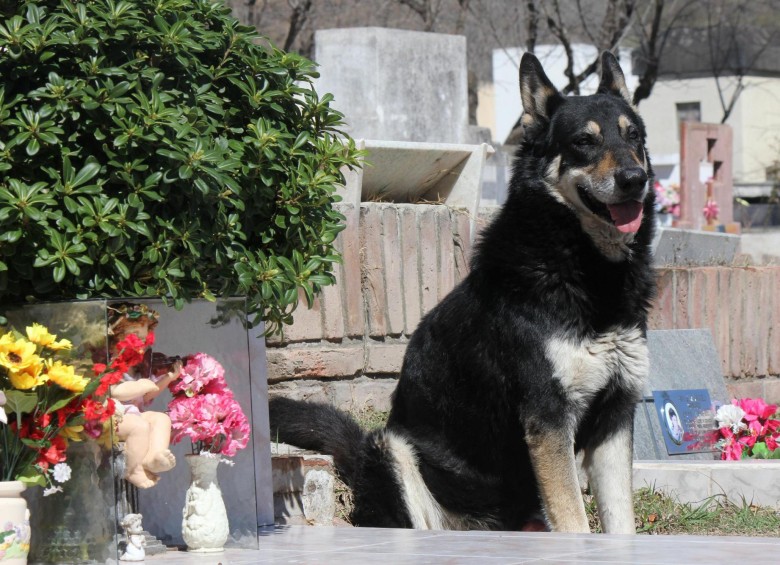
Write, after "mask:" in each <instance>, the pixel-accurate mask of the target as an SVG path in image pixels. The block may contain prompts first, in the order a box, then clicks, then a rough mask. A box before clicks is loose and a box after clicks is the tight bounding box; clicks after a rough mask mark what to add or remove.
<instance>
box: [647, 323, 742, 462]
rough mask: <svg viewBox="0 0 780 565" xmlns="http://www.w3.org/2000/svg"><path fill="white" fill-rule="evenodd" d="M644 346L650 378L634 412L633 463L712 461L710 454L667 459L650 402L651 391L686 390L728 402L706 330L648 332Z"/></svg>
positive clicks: (713, 343)
mask: <svg viewBox="0 0 780 565" xmlns="http://www.w3.org/2000/svg"><path fill="white" fill-rule="evenodd" d="M647 346H648V348H649V350H650V376H649V379H648V382H647V383H646V385H645V390H644V391H643V398H644V401H643V402H640V403H639V404H637V408H636V417H635V420H634V459H644V460H647V459H650V460H653V459H674V460H678V459H708V460H712V459H714V458H715V456H714V455H713V454H712V453H695V454H694V453H692V454H685V455H672V456H670V455H668V454H667V451H666V446H665V444H664V439H663V433H662V431H661V424H660V422H659V421H658V416H657V415H656V409H655V404H654V402H653V391H654V390H659V391H660V390H688V389H707V391H709V393H710V398H711V399H712V400H713V401H720V402H722V403H725V402H727V401H728V400H729V398H728V392H727V391H726V384H725V382H724V381H723V374H722V372H721V367H720V357H719V356H718V352H717V351H716V349H715V342H714V341H713V339H712V334H711V333H710V330H708V329H693V330H655V331H649V332H647Z"/></svg>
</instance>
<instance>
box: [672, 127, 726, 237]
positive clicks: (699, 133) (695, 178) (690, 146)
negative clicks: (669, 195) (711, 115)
mask: <svg viewBox="0 0 780 565" xmlns="http://www.w3.org/2000/svg"><path fill="white" fill-rule="evenodd" d="M733 137H734V135H733V132H732V130H731V126H728V125H725V124H702V123H698V122H682V124H681V128H680V187H681V192H680V214H681V215H680V220H679V222H678V225H679V226H680V227H683V228H693V229H702V228H703V227H705V225H706V223H707V221H706V219H705V217H704V214H703V209H704V206H705V204H707V200H708V199H709V198H712V199H714V200H715V202H716V203H717V204H718V208H719V209H720V211H719V214H718V219H717V223H718V224H723V225H728V224H730V223H732V222H733V219H734V179H733V177H732V161H733V150H732V148H733ZM709 179H711V186H709V187H708V180H709ZM708 192H709V194H708Z"/></svg>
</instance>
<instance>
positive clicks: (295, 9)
mask: <svg viewBox="0 0 780 565" xmlns="http://www.w3.org/2000/svg"><path fill="white" fill-rule="evenodd" d="M311 2H312V0H287V3H288V4H289V5H290V8H291V9H292V16H290V27H288V28H287V37H286V38H285V40H284V47H283V48H282V49H284V50H285V51H289V50H290V48H291V47H292V45H293V43H295V40H296V39H297V37H298V34H299V33H300V32H301V30H302V29H303V28H304V27H305V26H306V21H307V20H308V19H309V14H310V12H311Z"/></svg>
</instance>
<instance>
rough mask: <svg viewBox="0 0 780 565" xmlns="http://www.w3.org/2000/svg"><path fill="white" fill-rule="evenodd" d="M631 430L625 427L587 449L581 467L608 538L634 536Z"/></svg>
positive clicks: (628, 426)
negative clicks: (619, 535)
mask: <svg viewBox="0 0 780 565" xmlns="http://www.w3.org/2000/svg"><path fill="white" fill-rule="evenodd" d="M631 428H632V426H631V425H630V424H629V425H624V426H623V427H621V428H620V429H619V430H618V431H616V432H615V433H614V434H613V435H611V436H609V437H607V438H606V439H605V440H604V441H602V442H601V443H600V444H598V445H596V446H594V447H591V448H587V449H586V450H585V458H584V459H583V467H584V468H585V472H586V473H587V474H588V480H589V481H590V486H591V488H592V489H593V492H594V494H595V495H596V505H597V506H598V509H599V518H600V519H601V527H602V528H603V530H604V531H605V532H606V533H608V534H635V533H636V526H635V524H634V500H633V489H632V471H631V464H632V456H633V453H632V451H633V446H632V431H631Z"/></svg>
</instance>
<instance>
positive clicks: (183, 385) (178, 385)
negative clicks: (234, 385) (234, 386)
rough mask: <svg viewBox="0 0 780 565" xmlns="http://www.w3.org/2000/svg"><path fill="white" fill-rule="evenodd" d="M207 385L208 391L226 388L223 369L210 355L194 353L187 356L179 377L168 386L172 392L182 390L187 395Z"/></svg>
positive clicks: (198, 391) (195, 392) (191, 394)
mask: <svg viewBox="0 0 780 565" xmlns="http://www.w3.org/2000/svg"><path fill="white" fill-rule="evenodd" d="M207 386H208V389H209V390H208V392H221V391H224V390H227V383H226V382H225V369H223V368H222V365H220V364H219V362H218V361H217V360H216V359H214V358H213V357H212V356H210V355H207V354H205V353H196V354H195V355H191V356H190V357H188V358H187V362H186V364H185V365H184V367H182V369H181V374H180V375H179V378H178V379H176V380H175V381H174V382H172V383H171V385H170V387H169V388H170V390H171V392H172V393H173V394H177V393H180V392H183V393H185V394H186V395H187V396H193V395H195V394H198V393H200V392H203V390H204V388H206V387H207Z"/></svg>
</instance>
